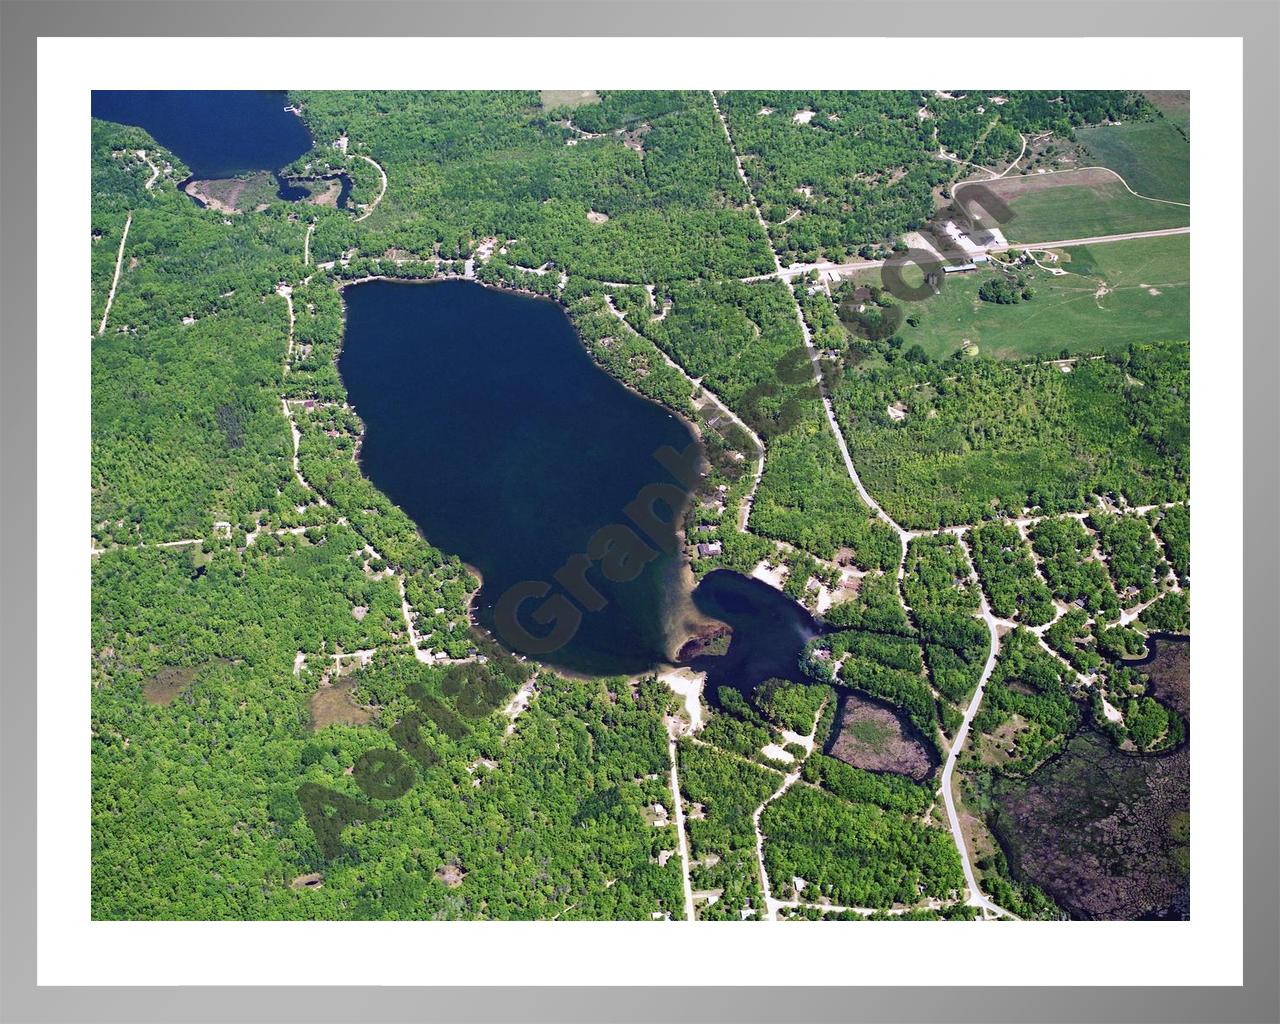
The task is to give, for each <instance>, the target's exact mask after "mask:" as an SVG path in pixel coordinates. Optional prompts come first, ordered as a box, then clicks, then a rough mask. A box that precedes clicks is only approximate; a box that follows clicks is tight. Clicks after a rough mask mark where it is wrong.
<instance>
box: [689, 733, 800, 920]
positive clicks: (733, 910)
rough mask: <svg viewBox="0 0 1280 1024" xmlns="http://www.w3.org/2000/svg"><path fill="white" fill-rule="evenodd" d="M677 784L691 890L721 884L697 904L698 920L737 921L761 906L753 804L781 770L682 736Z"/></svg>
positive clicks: (761, 798)
mask: <svg viewBox="0 0 1280 1024" xmlns="http://www.w3.org/2000/svg"><path fill="white" fill-rule="evenodd" d="M677 749H678V753H679V757H680V788H681V791H682V793H683V795H684V798H685V800H686V802H687V809H686V812H685V827H686V828H687V829H688V830H689V847H690V849H689V855H690V857H691V858H692V864H691V867H690V872H689V874H690V881H691V882H692V884H693V887H694V889H695V891H699V892H709V891H714V890H716V889H719V890H721V892H720V894H719V897H718V898H717V899H716V900H715V902H712V903H709V904H705V905H703V906H702V907H700V908H699V912H698V917H699V920H720V921H738V920H741V919H742V918H743V915H744V912H746V913H747V914H750V915H758V914H760V913H761V912H762V911H763V909H764V891H763V890H762V889H761V888H760V871H759V868H758V867H757V866H756V835H755V830H754V829H753V828H752V827H751V816H752V814H754V813H755V809H756V808H757V807H758V806H759V805H760V804H761V803H763V802H764V800H765V799H766V798H767V797H768V796H769V794H771V793H772V792H773V791H774V790H775V789H777V788H778V786H779V784H780V783H781V781H782V780H781V776H779V775H778V774H777V773H775V772H770V771H769V770H768V769H765V768H761V767H758V766H756V765H751V764H746V763H744V762H743V761H742V760H740V759H739V758H735V757H732V756H731V755H729V754H726V753H724V752H723V751H720V750H717V749H716V748H715V747H711V746H706V745H703V744H700V743H694V742H693V741H692V740H688V739H685V740H681V741H680V744H679V746H678V748H677Z"/></svg>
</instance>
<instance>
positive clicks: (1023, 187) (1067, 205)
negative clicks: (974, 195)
mask: <svg viewBox="0 0 1280 1024" xmlns="http://www.w3.org/2000/svg"><path fill="white" fill-rule="evenodd" d="M981 184H982V185H983V186H984V187H985V188H988V189H990V190H991V191H992V192H993V193H995V195H996V197H997V198H998V199H1002V200H1003V201H1004V202H1005V203H1007V204H1008V206H1009V209H1010V211H1011V213H1012V214H1013V216H1012V217H1011V218H1010V219H1009V220H1008V221H1007V222H1006V223H1005V224H1003V225H1001V227H1002V229H1003V231H1004V234H1005V237H1006V238H1007V239H1008V240H1009V241H1010V242H1011V243H1014V244H1023V245H1028V244H1033V243H1038V242H1058V241H1066V240H1068V239H1072V238H1094V237H1097V236H1101V235H1123V234H1129V233H1130V232H1135V231H1157V230H1160V229H1163V228H1180V227H1186V226H1187V225H1188V224H1189V223H1190V222H1191V220H1190V218H1191V211H1190V209H1188V208H1187V207H1185V206H1176V205H1173V204H1171V203H1164V202H1157V201H1156V200H1154V199H1142V198H1139V197H1138V196H1135V195H1133V194H1132V193H1130V192H1129V190H1128V189H1126V188H1125V186H1124V183H1123V182H1121V181H1120V180H1119V179H1117V178H1116V177H1115V175H1114V174H1112V173H1111V172H1109V171H1108V170H1106V169H1105V168H1101V167H1085V168H1081V169H1080V170H1074V171H1063V172H1061V173H1057V174H1042V175H1035V174H1028V175H1021V176H1018V177H1012V178H1002V179H1000V180H999V181H984V182H981ZM962 190H963V186H957V192H961V191H962Z"/></svg>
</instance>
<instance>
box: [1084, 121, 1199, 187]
mask: <svg viewBox="0 0 1280 1024" xmlns="http://www.w3.org/2000/svg"><path fill="white" fill-rule="evenodd" d="M1076 138H1077V139H1079V140H1080V143H1081V145H1083V146H1084V148H1085V149H1086V150H1087V151H1088V152H1089V155H1090V156H1092V157H1093V158H1094V160H1096V161H1097V162H1098V163H1099V164H1101V165H1102V166H1103V167H1109V168H1110V169H1111V170H1113V171H1115V172H1116V173H1117V174H1119V175H1120V176H1121V177H1122V178H1124V180H1125V181H1126V182H1128V183H1129V187H1130V188H1131V189H1133V190H1134V191H1135V192H1138V193H1140V194H1142V195H1144V196H1151V197H1152V198H1154V199H1171V200H1173V201H1174V202H1178V203H1189V202H1191V147H1190V146H1189V145H1188V144H1187V140H1186V139H1185V138H1183V136H1182V134H1181V133H1180V132H1179V131H1178V129H1177V128H1175V127H1174V126H1173V125H1172V124H1171V123H1169V121H1167V120H1160V121H1133V122H1130V123H1128V124H1117V125H1104V126H1102V127H1098V128H1078V129H1077V130H1076Z"/></svg>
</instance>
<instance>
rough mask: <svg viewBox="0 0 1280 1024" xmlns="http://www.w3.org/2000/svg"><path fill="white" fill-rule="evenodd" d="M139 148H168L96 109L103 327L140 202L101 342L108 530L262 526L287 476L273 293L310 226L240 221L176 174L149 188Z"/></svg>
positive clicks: (112, 533) (100, 412)
mask: <svg viewBox="0 0 1280 1024" xmlns="http://www.w3.org/2000/svg"><path fill="white" fill-rule="evenodd" d="M136 150H147V151H148V152H149V153H150V154H151V155H152V156H153V157H154V159H155V160H158V161H161V162H169V161H170V160H171V158H169V157H168V156H167V155H165V154H162V153H161V151H160V150H159V149H158V147H157V146H156V144H155V142H154V141H153V140H151V139H150V137H149V136H147V135H146V134H145V133H143V132H141V131H140V130H139V129H136V128H125V127H123V126H119V125H112V124H108V123H106V122H94V130H93V134H92V142H91V149H90V156H91V172H92V181H93V191H94V195H93V199H94V201H93V210H94V213H93V218H94V220H93V224H94V234H95V236H97V235H98V234H99V233H101V237H99V238H98V239H97V240H96V241H95V242H94V243H93V249H92V251H93V253H94V256H93V259H92V261H91V263H92V266H93V283H94V301H93V307H94V313H95V317H96V319H95V321H94V323H93V328H94V330H95V331H96V330H97V328H98V326H99V323H98V321H99V320H100V319H101V310H102V308H103V305H104V303H105V300H106V295H107V292H108V291H109V290H110V287H111V278H112V273H113V270H114V265H115V257H116V253H117V250H118V246H119V240H120V234H121V231H122V230H123V228H124V222H125V219H126V216H127V213H126V212H125V211H132V213H133V220H132V225H131V227H130V230H129V236H128V240H127V244H126V246H125V250H124V256H123V260H122V262H121V272H120V282H119V285H118V287H117V289H116V294H115V300H114V303H113V304H112V308H111V313H110V317H109V318H108V322H107V325H106V330H105V332H104V333H103V334H102V336H101V337H98V338H96V339H95V341H94V343H93V348H92V360H93V380H94V387H93V395H92V401H93V405H92V422H93V440H92V461H93V484H92V487H93V490H92V495H93V509H92V514H93V524H94V526H93V537H94V541H95V543H96V544H99V545H102V544H110V543H138V542H143V541H161V540H172V539H174V538H177V537H204V536H205V535H207V534H208V533H209V532H210V531H211V529H212V524H213V522H215V521H217V520H224V521H228V522H231V523H237V524H241V525H244V526H246V527H249V526H251V525H252V522H253V514H254V512H255V511H257V510H260V509H264V508H266V507H267V506H268V505H269V504H270V502H271V499H272V497H273V496H274V495H275V494H276V492H277V490H278V489H280V488H282V487H284V486H285V485H286V482H287V480H288V477H289V463H288V451H289V434H288V429H287V427H286V425H285V423H284V422H283V420H282V419H281V417H280V416H279V414H278V410H279V394H280V384H279V382H280V373H281V362H282V360H283V358H284V351H285V345H286V342H287V330H288V318H287V316H286V315H285V311H284V303H283V302H282V301H281V300H280V299H279V298H276V297H275V296H272V295H270V293H271V292H272V291H273V290H274V289H275V286H276V283H277V282H278V281H280V280H281V279H283V278H286V277H289V276H293V274H295V273H296V271H297V270H298V269H299V268H300V261H301V256H300V254H301V241H302V234H303V230H304V228H303V226H302V225H301V224H299V223H297V222H295V221H293V220H290V219H289V217H288V215H287V214H286V213H285V212H284V211H283V210H276V211H273V212H272V213H269V214H263V215H262V216H259V217H255V218H252V219H248V218H236V219H234V220H231V221H229V222H228V221H227V219H226V218H223V217H222V216H221V215H220V214H217V213H214V212H212V211H208V210H200V209H198V208H196V207H195V206H194V205H193V204H192V202H191V200H190V199H188V198H187V197H186V196H183V195H181V194H180V193H179V192H177V190H176V189H175V188H174V187H173V185H172V181H171V179H170V178H164V179H161V182H160V184H159V185H158V187H156V188H155V189H154V190H150V191H149V190H147V189H146V188H145V187H144V185H145V183H146V181H147V180H148V178H149V177H150V171H149V169H148V167H147V165H146V163H145V162H144V161H143V160H141V159H140V158H138V157H137V156H136ZM172 162H173V163H174V164H175V165H176V166H177V167H178V168H179V169H180V168H181V165H180V164H177V161H176V160H173V161H172ZM179 173H180V171H179Z"/></svg>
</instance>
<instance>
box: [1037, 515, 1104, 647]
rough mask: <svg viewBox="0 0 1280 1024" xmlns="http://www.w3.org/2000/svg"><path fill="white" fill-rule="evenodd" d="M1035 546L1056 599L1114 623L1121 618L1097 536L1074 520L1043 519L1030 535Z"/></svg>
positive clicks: (1045, 576) (1068, 517)
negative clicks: (1099, 554) (1098, 554)
mask: <svg viewBox="0 0 1280 1024" xmlns="http://www.w3.org/2000/svg"><path fill="white" fill-rule="evenodd" d="M1029 534H1030V537H1031V546H1032V548H1033V549H1034V550H1035V553H1036V554H1037V555H1038V556H1039V558H1040V571H1041V573H1043V575H1044V578H1045V580H1046V581H1047V582H1048V584H1049V587H1050V588H1051V590H1052V592H1053V596H1054V597H1056V598H1057V599H1058V600H1060V601H1065V602H1066V603H1067V604H1079V605H1080V606H1081V607H1083V608H1084V610H1085V611H1087V612H1088V613H1089V614H1090V615H1092V616H1095V617H1096V618H1098V619H1099V620H1101V621H1105V622H1110V621H1111V620H1113V619H1115V618H1117V617H1118V616H1119V615H1120V601H1119V599H1118V598H1117V597H1116V592H1115V590H1114V589H1113V588H1112V586H1111V580H1110V578H1109V577H1108V575H1107V567H1106V566H1105V565H1104V564H1103V563H1102V562H1101V561H1100V560H1098V559H1097V558H1096V557H1095V556H1096V553H1097V546H1096V544H1095V542H1094V539H1093V535H1092V534H1091V533H1090V532H1089V531H1088V530H1086V529H1085V527H1084V524H1083V523H1081V522H1080V520H1078V519H1076V518H1074V517H1073V516H1063V517H1061V518H1058V519H1042V520H1040V521H1039V522H1038V523H1035V524H1034V525H1033V526H1032V527H1031V529H1030V531H1029Z"/></svg>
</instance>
